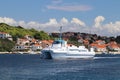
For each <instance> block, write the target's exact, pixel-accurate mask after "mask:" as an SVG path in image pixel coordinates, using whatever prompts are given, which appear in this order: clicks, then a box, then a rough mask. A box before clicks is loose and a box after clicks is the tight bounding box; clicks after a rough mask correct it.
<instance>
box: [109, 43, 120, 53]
mask: <svg viewBox="0 0 120 80" xmlns="http://www.w3.org/2000/svg"><path fill="white" fill-rule="evenodd" d="M108 47H109V49H110V50H113V51H120V47H119V45H118V44H117V43H116V42H115V41H111V42H110V43H108Z"/></svg>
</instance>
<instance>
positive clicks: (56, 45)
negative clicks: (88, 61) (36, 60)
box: [41, 40, 95, 59]
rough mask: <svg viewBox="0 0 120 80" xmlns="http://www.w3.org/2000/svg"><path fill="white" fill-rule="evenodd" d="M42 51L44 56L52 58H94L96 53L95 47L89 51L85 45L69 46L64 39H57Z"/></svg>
mask: <svg viewBox="0 0 120 80" xmlns="http://www.w3.org/2000/svg"><path fill="white" fill-rule="evenodd" d="M41 52H42V55H43V58H52V59H78V58H93V57H94V55H95V52H94V50H93V48H91V49H90V51H89V50H88V49H87V48H85V46H79V47H76V46H67V41H64V40H55V41H54V42H53V44H52V45H51V46H49V47H46V48H44V49H43V50H42V51H41Z"/></svg>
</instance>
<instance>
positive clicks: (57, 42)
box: [53, 41, 63, 44]
mask: <svg viewBox="0 0 120 80" xmlns="http://www.w3.org/2000/svg"><path fill="white" fill-rule="evenodd" d="M53 44H63V42H62V41H54V42H53Z"/></svg>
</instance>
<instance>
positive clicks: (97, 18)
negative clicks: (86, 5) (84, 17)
mask: <svg viewBox="0 0 120 80" xmlns="http://www.w3.org/2000/svg"><path fill="white" fill-rule="evenodd" d="M104 20H105V18H104V17H103V16H98V17H96V18H95V27H99V26H100V25H101V23H102V22H103V21H104Z"/></svg>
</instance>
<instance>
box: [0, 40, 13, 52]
mask: <svg viewBox="0 0 120 80" xmlns="http://www.w3.org/2000/svg"><path fill="white" fill-rule="evenodd" d="M14 46H15V43H14V42H13V41H10V40H8V39H0V51H8V52H10V51H12V49H13V48H14Z"/></svg>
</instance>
